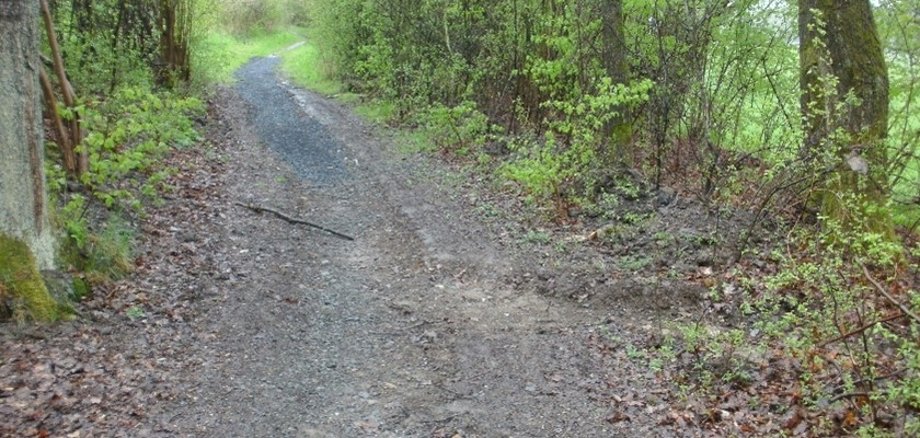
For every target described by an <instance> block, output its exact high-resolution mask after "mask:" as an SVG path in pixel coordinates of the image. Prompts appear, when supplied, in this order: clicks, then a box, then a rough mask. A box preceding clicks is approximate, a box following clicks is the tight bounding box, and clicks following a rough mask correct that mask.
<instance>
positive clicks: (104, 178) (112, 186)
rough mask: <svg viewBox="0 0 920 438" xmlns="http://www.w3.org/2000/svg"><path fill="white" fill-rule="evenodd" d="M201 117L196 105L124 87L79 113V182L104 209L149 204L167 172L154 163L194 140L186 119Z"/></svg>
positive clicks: (199, 108) (198, 105) (200, 107)
mask: <svg viewBox="0 0 920 438" xmlns="http://www.w3.org/2000/svg"><path fill="white" fill-rule="evenodd" d="M201 111H203V106H202V104H201V102H200V101H199V100H198V99H195V98H181V97H178V96H176V95H173V94H170V93H165V92H164V93H153V92H151V91H149V90H148V89H144V88H137V87H124V88H120V89H118V90H117V91H116V92H115V93H114V94H113V95H112V96H111V97H110V98H108V99H106V100H104V101H97V102H94V103H93V104H91V105H88V106H86V107H85V108H84V109H83V113H84V120H85V126H86V129H87V130H88V132H89V134H88V135H87V136H86V138H85V139H84V140H83V142H82V143H81V144H80V146H79V148H80V149H82V150H85V151H87V152H88V154H89V163H90V167H89V170H88V171H87V172H86V173H84V174H83V176H82V182H83V183H84V184H85V185H86V186H87V187H89V188H90V191H91V193H92V194H93V195H94V196H95V197H96V198H98V199H99V200H100V201H102V202H103V203H104V204H105V205H106V206H107V207H109V208H115V207H119V208H124V207H130V208H132V209H135V210H137V209H140V208H141V205H142V203H141V198H142V197H147V198H153V197H154V196H155V194H156V193H157V192H158V189H159V188H160V186H161V184H162V182H163V181H164V179H165V172H166V171H167V170H168V169H165V168H162V167H161V166H158V163H159V162H160V161H159V160H160V158H162V157H163V155H164V154H165V153H166V152H168V151H169V150H170V148H172V147H175V146H180V147H182V146H184V147H187V146H191V145H192V144H194V142H196V141H197V140H198V134H197V133H196V131H195V129H194V126H193V121H192V119H191V116H193V115H195V114H198V113H200V112H201Z"/></svg>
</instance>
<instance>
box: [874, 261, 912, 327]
mask: <svg viewBox="0 0 920 438" xmlns="http://www.w3.org/2000/svg"><path fill="white" fill-rule="evenodd" d="M862 268H863V273H864V274H866V279H867V280H869V283H872V285H873V286H875V288H876V289H878V291H879V292H880V293H881V294H882V295H884V296H885V298H887V299H888V301H889V302H891V304H894V305H895V306H897V307H898V309H901V312H904V314H905V315H907V316H909V317H910V318H911V319H913V320H914V321H915V322H918V323H920V317H918V316H917V314H916V313H914V312H911V310H910V308H909V307H907V306H905V305H904V304H903V303H901V302H900V301H898V300H897V299H895V297H894V296H893V295H891V293H889V292H888V291H887V290H886V289H885V287H884V286H882V284H881V283H879V282H878V280H876V279H875V278H874V277H872V274H870V273H869V268H866V266H865V265H862Z"/></svg>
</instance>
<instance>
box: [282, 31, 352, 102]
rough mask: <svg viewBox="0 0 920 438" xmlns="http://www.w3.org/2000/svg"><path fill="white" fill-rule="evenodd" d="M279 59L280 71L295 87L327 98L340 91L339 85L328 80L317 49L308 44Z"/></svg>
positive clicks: (325, 65)
mask: <svg viewBox="0 0 920 438" xmlns="http://www.w3.org/2000/svg"><path fill="white" fill-rule="evenodd" d="M281 58H282V63H281V70H282V71H284V73H285V74H286V75H287V76H288V77H289V78H291V80H292V81H294V83H296V84H297V85H300V86H301V87H304V88H309V89H311V90H313V91H316V92H318V93H320V94H325V95H327V96H333V95H337V94H339V93H340V92H341V91H342V86H341V84H339V83H338V82H336V81H334V80H332V79H329V76H330V74H329V71H328V63H326V62H325V61H324V60H323V59H322V56H321V55H320V53H319V49H317V48H316V46H314V45H312V44H310V43H309V42H306V43H304V44H303V45H302V46H300V47H297V48H296V49H293V50H290V51H286V52H284V53H282V54H281Z"/></svg>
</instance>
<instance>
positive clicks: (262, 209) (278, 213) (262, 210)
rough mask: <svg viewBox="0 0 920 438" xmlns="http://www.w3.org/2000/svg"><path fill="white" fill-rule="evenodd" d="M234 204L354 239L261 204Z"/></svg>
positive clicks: (340, 236)
mask: <svg viewBox="0 0 920 438" xmlns="http://www.w3.org/2000/svg"><path fill="white" fill-rule="evenodd" d="M234 204H236V205H238V206H240V207H243V208H247V209H249V210H252V211H254V212H256V213H262V212H268V213H271V214H273V215H275V216H278V217H279V218H281V219H283V220H284V221H285V222H287V223H290V224H298V225H306V226H308V227H312V228H316V229H317V230H321V231H325V232H327V233H329V234H332V235H333V236H335V237H338V238H340V239H345V240H355V238H354V237H351V236H349V235H346V234H342V233H340V232H338V231H335V230H330V229H329V228H326V227H324V226H322V225H317V224H314V223H313V222H308V221H305V220H303V219H296V218H292V217H290V216H288V215H286V214H284V213H281V212H279V211H277V210H272V209H270V208H268V207H262V206H259V205H249V204H243V203H242V202H234Z"/></svg>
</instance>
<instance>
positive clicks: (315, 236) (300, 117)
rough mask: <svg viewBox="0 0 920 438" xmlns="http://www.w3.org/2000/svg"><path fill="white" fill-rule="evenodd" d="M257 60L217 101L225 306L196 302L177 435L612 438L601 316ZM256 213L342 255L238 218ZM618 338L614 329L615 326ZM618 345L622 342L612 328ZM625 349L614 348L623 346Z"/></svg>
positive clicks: (332, 108)
mask: <svg viewBox="0 0 920 438" xmlns="http://www.w3.org/2000/svg"><path fill="white" fill-rule="evenodd" d="M277 63H278V60H277V59H276V58H262V59H256V60H253V61H252V62H251V63H249V64H248V65H247V66H245V67H244V68H243V69H241V70H240V71H239V79H240V80H239V83H238V85H237V87H236V89H235V91H232V92H230V91H227V92H224V93H223V94H222V95H221V96H219V98H218V103H217V110H218V120H217V121H215V122H214V123H217V124H219V125H220V126H223V127H224V129H225V130H226V132H225V133H224V141H225V142H226V143H225V144H224V148H225V150H226V152H227V154H228V155H229V162H228V168H229V169H228V171H227V173H226V175H224V176H223V178H224V179H225V187H226V193H224V196H223V198H224V203H225V205H226V207H225V208H224V209H223V211H224V212H225V214H224V215H223V217H222V218H221V219H220V220H218V222H217V224H216V228H217V229H218V232H217V234H218V236H214V237H215V238H216V239H217V240H218V241H220V242H221V248H220V250H219V252H220V254H219V257H218V258H219V259H221V260H225V262H224V263H223V265H222V266H221V272H222V274H221V277H219V278H218V279H217V280H215V281H217V282H218V284H217V288H216V290H219V291H220V292H219V293H217V294H216V296H213V297H211V298H209V299H207V300H205V301H204V303H203V304H202V306H203V307H206V308H208V309H209V310H208V311H207V312H206V313H205V315H204V316H203V317H202V320H201V321H200V322H198V323H197V324H198V325H199V326H200V333H199V335H198V341H196V342H195V343H194V344H193V345H191V347H190V349H191V351H190V353H189V354H190V357H189V358H188V360H187V362H188V363H191V364H194V366H193V367H192V370H193V374H192V375H191V376H190V377H189V378H188V379H187V382H186V389H185V395H184V396H183V397H182V398H180V399H179V400H177V401H176V402H175V406H173V407H172V409H171V410H170V412H168V413H167V414H166V415H164V416H163V418H165V419H166V421H165V422H166V423H167V426H166V427H167V428H168V429H169V430H170V431H171V432H172V433H175V434H179V435H190V436H214V437H227V436H238V437H255V436H264V437H268V436H271V437H283V436H291V437H314V436H316V437H327V436H328V437H352V436H382V437H455V436H460V437H472V436H481V437H496V436H508V437H524V436H528V437H559V436H569V437H608V436H636V435H646V434H652V431H651V428H652V427H654V426H653V425H652V424H642V423H643V422H646V423H648V421H647V420H644V419H643V418H639V417H637V418H633V419H631V421H629V422H619V423H617V422H608V421H606V420H607V418H608V416H609V414H610V404H609V403H610V402H609V400H610V395H611V394H610V388H611V384H610V383H609V382H610V381H611V380H612V379H616V378H622V377H623V376H621V375H619V374H620V373H621V372H622V371H623V370H621V369H618V368H616V367H614V366H611V364H610V363H609V362H607V360H608V359H605V358H604V357H603V355H601V354H600V353H599V352H598V351H597V349H596V348H594V347H592V346H591V345H589V342H588V340H589V338H590V337H591V336H592V333H594V332H595V330H596V329H597V328H598V326H599V325H602V324H604V321H605V320H606V319H607V318H608V317H609V314H608V312H607V311H605V310H604V308H603V307H602V306H586V305H581V304H578V303H576V302H574V301H571V300H561V299H556V298H551V297H549V296H547V295H546V294H541V293H538V292H537V291H535V290H534V288H533V287H530V286H529V285H530V284H531V283H528V282H527V281H523V280H522V279H527V278H531V275H532V274H531V273H532V272H536V271H537V270H538V265H539V263H540V262H539V261H537V260H536V259H535V258H532V255H530V254H528V253H526V252H522V251H519V250H515V249H514V248H511V247H503V246H500V245H499V244H497V243H494V242H496V241H498V239H497V237H496V236H495V234H494V232H493V231H491V230H490V229H489V228H488V227H487V226H484V225H483V224H481V223H480V222H479V221H478V220H477V219H476V218H475V217H473V215H472V214H470V213H468V211H469V210H470V209H469V207H468V206H464V205H462V203H461V202H460V200H461V196H462V195H463V194H462V193H457V192H456V188H452V187H451V186H450V185H449V184H443V183H442V182H443V181H444V180H445V178H444V177H443V175H442V174H441V173H443V172H445V171H444V170H439V169H437V168H436V167H433V166H431V165H429V164H425V163H424V162H414V161H416V160H413V159H412V157H407V156H406V155H404V154H400V153H398V152H395V149H396V148H395V147H394V146H393V145H392V142H391V141H388V140H386V139H380V138H378V136H379V134H377V133H375V132H374V130H372V129H370V128H368V127H366V126H365V125H364V124H363V123H362V122H361V121H360V120H359V119H357V118H356V117H355V116H354V115H353V114H351V112H350V111H349V110H348V109H347V108H344V107H342V106H340V105H339V104H337V103H335V102H332V101H329V100H327V99H325V98H323V97H320V96H318V95H316V94H313V93H310V92H306V91H302V90H298V89H295V88H293V87H291V86H289V85H287V84H286V83H285V82H284V81H283V80H281V79H279V77H278V76H277V74H276V72H275V67H276V66H277ZM236 202H243V203H247V204H257V205H263V206H267V207H270V208H273V209H276V210H279V211H283V212H285V213H286V214H288V215H290V216H293V217H301V218H304V219H307V220H310V221H313V222H316V223H319V224H322V225H323V226H327V227H329V228H331V229H334V230H337V231H339V232H342V233H345V234H348V235H352V236H355V237H356V238H357V240H355V241H354V242H349V241H345V240H342V239H336V238H333V237H331V236H329V235H327V234H324V233H322V232H319V231H316V230H312V229H310V228H306V227H298V226H296V225H292V224H289V223H287V222H284V221H281V220H279V219H278V218H277V217H274V216H272V215H269V214H262V215H259V214H256V213H254V212H253V211H250V210H247V209H244V208H238V207H234V206H233V204H234V203H236ZM623 330H626V329H625V328H624V329H623ZM624 333H625V332H624ZM627 335H628V334H623V335H622V336H627Z"/></svg>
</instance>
